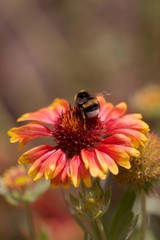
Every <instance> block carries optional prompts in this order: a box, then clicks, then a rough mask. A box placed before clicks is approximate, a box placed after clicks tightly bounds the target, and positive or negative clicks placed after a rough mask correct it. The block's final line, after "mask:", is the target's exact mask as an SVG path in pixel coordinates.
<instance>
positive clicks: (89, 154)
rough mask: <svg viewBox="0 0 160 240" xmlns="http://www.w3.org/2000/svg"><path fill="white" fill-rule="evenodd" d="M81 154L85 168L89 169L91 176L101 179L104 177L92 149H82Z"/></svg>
mask: <svg viewBox="0 0 160 240" xmlns="http://www.w3.org/2000/svg"><path fill="white" fill-rule="evenodd" d="M81 156H82V160H83V162H84V164H85V167H86V169H88V170H89V172H90V174H91V176H92V177H99V178H101V179H105V178H106V174H105V173H104V171H103V169H102V167H101V165H100V164H99V161H97V158H96V155H95V152H94V151H90V150H86V149H82V151H81Z"/></svg>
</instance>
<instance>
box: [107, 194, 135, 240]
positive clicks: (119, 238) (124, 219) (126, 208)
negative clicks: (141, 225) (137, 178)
mask: <svg viewBox="0 0 160 240" xmlns="http://www.w3.org/2000/svg"><path fill="white" fill-rule="evenodd" d="M135 199H136V194H135V192H134V191H131V190H129V191H126V192H125V193H124V194H123V196H122V198H121V200H120V201H119V204H118V205H117V208H116V210H115V212H114V214H113V218H112V220H111V225H110V236H111V239H112V240H127V239H128V237H130V235H131V233H132V232H133V230H134V228H135V225H136V223H137V219H138V216H134V214H133V212H132V207H133V204H134V202H135Z"/></svg>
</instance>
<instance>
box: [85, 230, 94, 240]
mask: <svg viewBox="0 0 160 240" xmlns="http://www.w3.org/2000/svg"><path fill="white" fill-rule="evenodd" d="M84 240H93V238H92V236H91V235H90V234H89V233H88V232H85V233H84Z"/></svg>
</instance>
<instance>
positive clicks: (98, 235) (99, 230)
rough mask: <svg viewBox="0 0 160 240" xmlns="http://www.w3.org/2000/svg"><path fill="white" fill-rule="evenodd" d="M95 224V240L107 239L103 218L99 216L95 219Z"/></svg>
mask: <svg viewBox="0 0 160 240" xmlns="http://www.w3.org/2000/svg"><path fill="white" fill-rule="evenodd" d="M93 226H94V233H95V240H107V237H106V234H105V231H104V227H103V224H102V222H101V220H100V219H98V218H97V219H96V220H94V222H93Z"/></svg>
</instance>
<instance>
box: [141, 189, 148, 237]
mask: <svg viewBox="0 0 160 240" xmlns="http://www.w3.org/2000/svg"><path fill="white" fill-rule="evenodd" d="M140 201H141V202H140V204H141V229H140V234H141V235H140V240H145V233H146V227H147V212H146V195H145V192H144V191H143V190H142V191H141V196H140Z"/></svg>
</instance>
